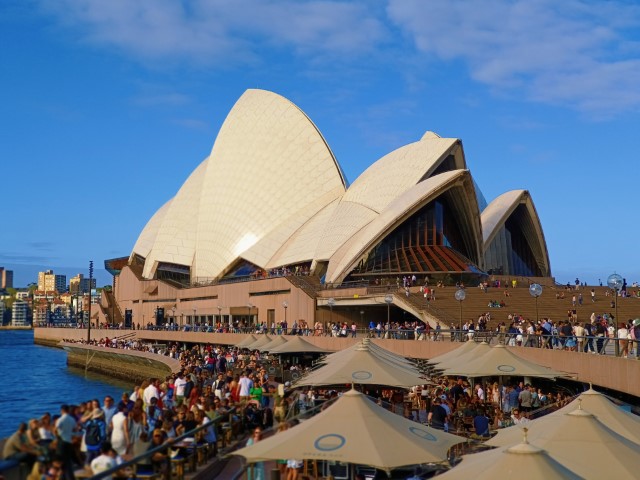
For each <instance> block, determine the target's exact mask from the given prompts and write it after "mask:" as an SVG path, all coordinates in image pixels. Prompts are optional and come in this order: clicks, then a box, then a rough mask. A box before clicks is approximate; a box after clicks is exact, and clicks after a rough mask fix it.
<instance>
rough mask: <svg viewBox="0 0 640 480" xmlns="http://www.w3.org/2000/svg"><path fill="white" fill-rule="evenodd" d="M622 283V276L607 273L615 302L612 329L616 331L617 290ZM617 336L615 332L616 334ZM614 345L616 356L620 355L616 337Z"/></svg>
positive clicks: (608, 283) (608, 284)
mask: <svg viewBox="0 0 640 480" xmlns="http://www.w3.org/2000/svg"><path fill="white" fill-rule="evenodd" d="M623 283H624V279H623V278H622V276H620V275H618V274H617V273H612V274H611V275H609V277H607V286H608V287H609V288H610V289H611V290H613V297H614V299H613V301H614V302H615V304H614V305H615V308H616V316H615V318H614V319H613V331H614V332H617V331H618V329H617V328H616V323H615V322H617V321H618V292H619V291H620V289H621V288H622V284H623ZM616 336H617V334H616ZM614 346H615V353H616V357H617V356H619V355H620V343H619V342H618V340H617V339H616V341H615V342H614Z"/></svg>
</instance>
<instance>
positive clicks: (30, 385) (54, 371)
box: [0, 330, 133, 438]
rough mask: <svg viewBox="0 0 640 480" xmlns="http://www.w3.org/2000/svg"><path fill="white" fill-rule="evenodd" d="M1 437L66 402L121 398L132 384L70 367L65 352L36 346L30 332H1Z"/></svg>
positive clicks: (57, 410)
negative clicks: (109, 396)
mask: <svg viewBox="0 0 640 480" xmlns="http://www.w3.org/2000/svg"><path fill="white" fill-rule="evenodd" d="M0 355H1V357H0V377H1V378H2V380H3V383H4V386H3V387H2V388H0V438H5V437H8V436H9V435H11V434H12V433H13V432H15V431H16V429H17V428H18V425H19V424H20V422H27V421H28V420H29V419H30V418H39V417H40V416H42V414H43V413H45V412H50V413H51V414H52V415H55V414H58V413H59V410H60V405H62V404H63V403H69V404H74V403H76V404H77V403H79V402H81V401H86V400H89V399H93V398H97V399H99V400H100V403H102V401H103V400H104V397H105V395H111V396H112V397H114V398H115V399H116V401H117V400H118V399H119V398H120V396H121V395H122V392H123V391H130V390H132V389H133V384H128V383H125V382H122V381H120V380H116V379H111V378H108V377H105V376H102V375H96V374H92V373H88V374H87V375H86V376H85V373H84V370H75V369H69V368H67V363H66V362H67V354H66V352H65V351H64V350H61V349H57V348H50V347H41V346H38V345H34V343H33V332H32V331H31V330H0Z"/></svg>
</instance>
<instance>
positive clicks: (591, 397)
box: [487, 388, 640, 446]
mask: <svg viewBox="0 0 640 480" xmlns="http://www.w3.org/2000/svg"><path fill="white" fill-rule="evenodd" d="M577 408H581V409H583V410H585V411H587V412H589V413H592V414H593V415H595V416H596V418H597V419H598V420H600V421H601V422H602V423H604V424H605V425H606V426H607V427H609V428H610V429H611V430H613V431H615V432H617V433H619V434H620V435H622V436H623V437H625V438H627V439H628V440H631V441H632V442H635V443H638V444H640V417H638V416H637V415H634V414H633V413H629V412H626V411H624V410H622V409H621V408H620V407H618V406H617V405H615V404H614V403H613V402H612V401H611V400H609V399H608V398H607V396H606V395H603V394H602V393H600V392H597V391H595V390H593V389H592V388H590V389H589V390H587V391H585V392H583V393H581V394H580V395H578V398H576V399H575V400H573V401H572V402H570V403H568V404H567V405H566V406H564V407H562V408H561V409H560V410H556V411H555V412H553V413H550V414H549V415H545V416H544V417H541V418H538V419H536V420H532V421H531V422H530V425H535V426H536V429H537V428H538V426H539V427H540V428H542V429H544V428H545V427H546V425H551V424H553V423H555V422H556V421H557V417H558V416H561V415H564V414H567V413H570V412H573V411H575V410H576V409H577ZM518 430H519V429H514V428H505V429H501V430H498V434H497V435H496V436H495V437H493V438H492V439H491V440H489V441H488V442H487V443H488V444H489V445H495V446H503V445H511V444H513V442H514V440H515V439H517V438H518V435H520V433H519V432H518Z"/></svg>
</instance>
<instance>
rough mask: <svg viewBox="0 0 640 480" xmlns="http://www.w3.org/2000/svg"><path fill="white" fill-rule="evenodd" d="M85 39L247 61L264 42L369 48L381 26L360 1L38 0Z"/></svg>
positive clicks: (150, 53)
mask: <svg viewBox="0 0 640 480" xmlns="http://www.w3.org/2000/svg"><path fill="white" fill-rule="evenodd" d="M40 3H41V5H42V7H43V10H44V11H45V12H47V13H49V14H52V15H54V16H55V17H57V18H58V20H59V21H60V22H61V23H62V24H64V25H66V26H70V27H75V28H80V30H81V32H82V33H83V38H84V39H86V40H87V41H90V42H92V43H94V44H97V45H100V46H105V45H106V46H111V47H116V48H117V49H119V50H121V51H123V52H125V53H127V54H129V55H132V56H134V57H136V58H138V59H141V60H144V61H151V62H157V61H158V60H162V61H168V60H170V61H176V62H186V63H189V64H194V63H195V64H204V65H212V64H219V65H221V64H223V63H224V64H226V65H228V64H244V63H246V62H251V61H252V60H254V59H255V58H257V57H258V55H259V52H260V50H261V49H263V48H264V47H265V46H266V47H271V48H272V47H282V48H289V49H291V50H292V51H294V52H296V53H300V54H305V55H323V54H334V55H335V54H338V55H346V56H349V55H353V54H359V53H363V52H368V51H371V50H372V49H374V48H375V46H376V45H378V44H379V43H380V42H382V41H384V38H385V37H386V29H385V27H384V26H383V24H382V23H381V22H380V21H379V20H378V19H376V18H375V17H374V16H373V15H372V13H371V12H369V10H368V9H367V7H366V6H364V5H359V4H352V3H345V2H341V1H337V0H333V1H329V0H327V1H305V2H303V1H295V0H289V1H259V0H233V1H227V0H193V1H189V2H180V1H175V0H135V1H131V0H108V1H104V0H40Z"/></svg>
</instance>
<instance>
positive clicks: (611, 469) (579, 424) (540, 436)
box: [486, 408, 640, 478]
mask: <svg viewBox="0 0 640 480" xmlns="http://www.w3.org/2000/svg"><path fill="white" fill-rule="evenodd" d="M526 427H527V429H528V433H527V435H528V438H529V440H530V441H531V442H532V443H534V444H535V445H537V446H539V447H540V448H544V449H545V450H546V451H547V452H548V453H549V455H551V456H552V457H553V458H555V459H556V460H558V461H559V462H560V463H562V464H563V465H565V466H566V467H567V468H569V469H570V470H571V471H573V472H575V473H577V474H578V475H581V476H583V477H585V478H638V468H639V467H638V466H639V465H640V445H638V444H637V443H634V442H632V441H631V440H629V439H627V438H625V437H623V436H622V435H620V434H618V433H616V432H614V431H613V430H611V429H610V428H609V427H607V426H606V425H605V424H604V423H602V422H601V421H600V420H598V419H597V418H596V416H595V415H593V414H592V413H590V412H588V411H587V410H582V409H580V408H578V409H577V410H574V411H572V412H570V413H566V414H563V415H555V416H554V417H553V420H552V421H547V422H541V421H540V420H534V421H531V422H529V423H528V424H527V425H526ZM521 432H522V430H521V429H520V426H517V425H516V426H513V427H508V428H506V429H505V430H504V433H503V432H500V434H501V435H496V436H495V437H494V438H492V439H491V440H489V441H487V442H486V443H487V445H494V446H495V445H504V444H508V442H510V441H513V439H514V438H517V437H518V436H520V435H521Z"/></svg>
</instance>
